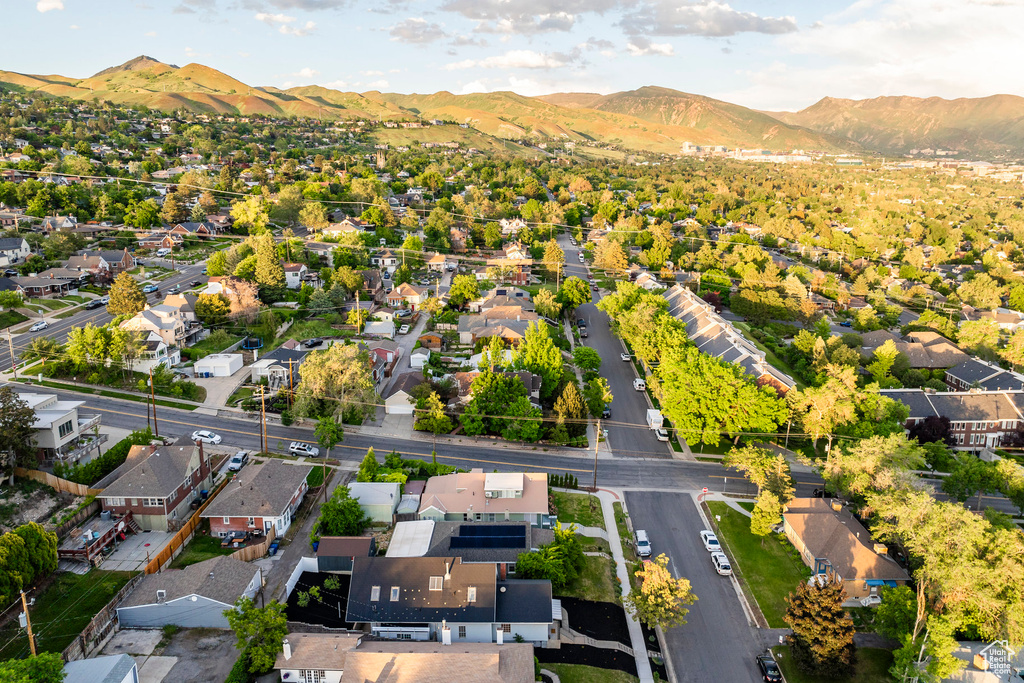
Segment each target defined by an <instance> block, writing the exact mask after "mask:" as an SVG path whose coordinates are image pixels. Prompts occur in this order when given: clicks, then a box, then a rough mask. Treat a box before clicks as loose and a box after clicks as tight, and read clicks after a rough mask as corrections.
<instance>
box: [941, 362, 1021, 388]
mask: <svg viewBox="0 0 1024 683" xmlns="http://www.w3.org/2000/svg"><path fill="white" fill-rule="evenodd" d="M946 386H947V387H949V390H950V391H970V390H972V389H981V390H982V391H1021V390H1024V375H1021V374H1020V373H1017V372H1013V371H1011V370H1004V369H1002V368H1001V367H999V366H998V365H996V364H995V363H989V362H987V361H983V360H981V359H980V358H971V359H968V360H965V361H964V362H963V363H960V364H959V365H957V366H955V367H951V368H949V369H948V370H946Z"/></svg>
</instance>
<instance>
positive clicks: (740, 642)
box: [626, 491, 765, 683]
mask: <svg viewBox="0 0 1024 683" xmlns="http://www.w3.org/2000/svg"><path fill="white" fill-rule="evenodd" d="M626 508H627V509H628V511H629V514H630V517H631V518H632V521H633V528H634V529H644V530H646V531H647V533H648V535H649V536H650V538H651V546H652V547H653V548H654V554H655V555H660V554H662V553H664V554H666V555H668V557H669V569H670V570H671V571H672V573H673V574H674V575H675V576H685V577H686V578H687V579H689V580H690V585H691V586H692V588H693V592H694V593H695V594H696V595H697V598H698V599H697V602H695V603H694V604H693V605H692V606H691V607H690V613H689V614H688V615H687V616H686V621H687V623H685V624H683V625H682V626H677V627H676V628H672V629H669V630H667V631H665V641H666V643H665V644H666V647H667V649H668V656H669V657H671V658H672V663H673V665H674V669H675V672H676V675H677V678H678V680H679V682H680V683H684V682H689V681H693V682H694V683H697V682H703V681H730V683H747V682H748V681H749V683H756V681H759V680H760V677H759V676H758V671H757V666H756V664H755V663H754V657H755V656H756V655H757V654H758V653H760V652H762V651H763V649H764V643H763V642H762V641H763V640H764V638H765V634H764V633H762V632H761V631H760V630H759V629H756V628H754V627H752V626H751V625H750V623H749V621H748V620H747V617H746V613H745V611H744V609H743V606H742V605H741V603H740V599H739V597H738V596H737V592H736V588H734V586H733V582H732V579H731V578H730V577H727V576H719V575H718V574H717V573H716V572H715V569H714V567H713V566H712V564H711V558H710V553H708V551H707V550H705V549H704V545H703V544H702V543H701V541H700V536H699V534H700V531H701V530H702V529H704V528H706V527H705V526H704V521H703V519H701V516H700V514H699V513H698V511H697V507H696V506H695V505H694V500H693V497H692V496H691V495H690V494H689V493H663V492H653V491H651V492H647V491H628V492H627V493H626Z"/></svg>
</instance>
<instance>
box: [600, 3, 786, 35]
mask: <svg viewBox="0 0 1024 683" xmlns="http://www.w3.org/2000/svg"><path fill="white" fill-rule="evenodd" d="M620 25H621V26H622V27H623V28H624V29H625V30H626V33H628V34H630V35H646V36H686V35H691V36H709V37H715V38H721V37H724V36H733V35H736V34H737V33H768V34H779V33H791V32H793V31H796V30H797V24H796V19H794V18H793V17H762V16H759V15H757V14H754V13H753V12H742V11H740V10H736V9H733V8H732V7H730V6H729V5H728V4H726V3H721V2H717V1H716V0H698V1H697V2H679V1H678V0H651V1H650V2H647V3H645V4H641V5H638V6H637V7H636V8H635V9H633V10H631V11H630V12H629V13H628V14H627V15H626V16H625V17H624V18H623V19H622V22H621V24H620Z"/></svg>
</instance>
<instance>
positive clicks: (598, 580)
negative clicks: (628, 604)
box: [558, 555, 619, 602]
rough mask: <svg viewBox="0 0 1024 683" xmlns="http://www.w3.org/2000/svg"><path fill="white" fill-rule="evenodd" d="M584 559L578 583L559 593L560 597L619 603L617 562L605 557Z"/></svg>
mask: <svg viewBox="0 0 1024 683" xmlns="http://www.w3.org/2000/svg"><path fill="white" fill-rule="evenodd" d="M583 559H584V565H583V571H582V572H580V576H579V578H578V579H576V581H575V582H574V583H573V584H572V585H571V586H569V587H568V588H566V589H564V590H561V591H559V592H558V594H559V595H561V596H565V597H569V598H580V599H581V600H596V601H598V602H618V601H619V596H618V595H617V594H616V591H615V585H614V582H615V579H614V578H613V575H614V571H615V570H614V566H615V561H614V560H612V559H610V558H605V557H594V556H589V555H588V556H587V557H585V558H583Z"/></svg>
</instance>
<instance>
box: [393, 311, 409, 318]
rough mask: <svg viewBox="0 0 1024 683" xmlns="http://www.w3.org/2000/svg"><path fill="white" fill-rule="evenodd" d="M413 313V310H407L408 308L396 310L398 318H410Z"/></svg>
mask: <svg viewBox="0 0 1024 683" xmlns="http://www.w3.org/2000/svg"><path fill="white" fill-rule="evenodd" d="M411 315H412V311H406V310H401V311H395V317H396V318H408V317H409V316H411Z"/></svg>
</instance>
